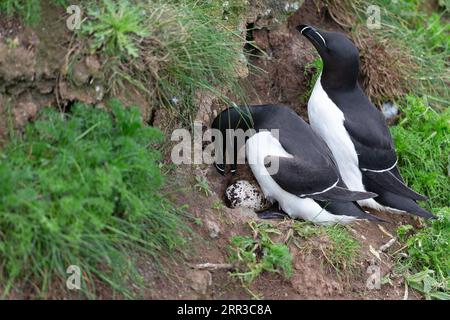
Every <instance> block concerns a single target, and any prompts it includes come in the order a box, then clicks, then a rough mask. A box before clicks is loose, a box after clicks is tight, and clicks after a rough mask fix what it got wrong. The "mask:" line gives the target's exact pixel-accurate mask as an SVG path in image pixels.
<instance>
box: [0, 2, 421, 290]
mask: <svg viewBox="0 0 450 320" xmlns="http://www.w3.org/2000/svg"><path fill="white" fill-rule="evenodd" d="M41 2H42V8H41V9H42V22H41V24H40V26H39V27H36V26H27V25H26V24H24V23H23V22H22V21H21V19H20V16H13V17H9V18H8V19H3V16H0V34H1V35H2V36H1V37H0V80H1V81H2V82H1V83H0V143H2V142H3V141H7V140H9V139H10V138H11V137H13V136H14V135H11V133H12V132H23V128H24V127H25V126H26V125H27V123H30V122H31V123H33V122H34V121H35V120H36V119H37V118H38V115H39V112H40V111H41V109H43V108H44V107H45V106H50V105H51V106H55V108H56V107H59V109H60V110H61V111H64V112H65V113H67V114H71V108H72V107H73V106H74V105H75V104H76V103H77V102H83V103H85V104H89V105H97V107H98V109H102V110H103V109H108V107H107V106H108V104H107V101H108V99H110V98H111V97H117V98H119V99H120V100H121V101H122V102H123V104H124V105H125V106H129V105H136V106H138V107H139V110H140V113H141V115H142V119H143V121H144V122H145V123H146V124H148V125H151V126H154V127H158V128H160V129H161V131H162V132H163V133H164V134H165V136H166V137H165V141H166V142H164V143H161V144H155V145H153V144H152V145H150V146H148V147H150V148H159V149H158V152H160V153H161V154H162V157H161V158H162V160H161V163H160V164H159V163H158V166H159V167H158V170H159V169H161V172H162V173H163V174H164V175H165V176H166V179H165V181H164V186H163V187H162V188H161V194H162V195H163V196H164V197H165V198H167V200H169V201H170V203H173V204H174V205H175V207H176V208H177V209H179V213H180V215H182V219H183V220H182V221H183V224H185V225H186V227H188V228H189V229H190V231H189V232H187V233H186V234H183V236H184V237H185V240H186V242H187V243H189V245H188V246H185V247H180V248H179V249H178V248H175V249H174V252H173V256H169V257H165V256H164V257H158V263H156V262H155V259H153V258H152V259H149V257H148V256H146V255H145V254H136V256H134V257H133V259H134V260H133V261H134V263H135V264H136V269H137V270H138V271H139V274H140V275H141V276H142V279H143V282H144V284H145V288H144V289H142V288H140V291H139V290H138V291H139V294H138V296H139V297H142V298H148V299H204V298H207V299H248V298H265V299H312V298H316V299H333V298H335V299H402V298H410V299H416V298H418V299H419V298H421V296H420V295H419V294H417V293H416V292H414V291H412V290H410V291H408V290H407V288H408V286H407V284H406V282H405V280H404V277H403V273H402V272H401V271H398V270H397V269H396V266H397V262H398V260H400V259H403V258H404V257H405V256H404V255H405V246H404V243H402V242H400V241H399V240H400V239H399V237H398V236H397V229H398V228H399V227H401V226H403V225H409V226H412V227H417V228H420V227H423V226H424V225H423V222H422V221H421V220H417V219H414V218H412V217H411V216H407V215H392V214H390V213H386V212H372V213H374V214H375V215H377V216H378V217H380V218H382V219H385V220H387V221H388V222H387V223H384V224H377V223H371V222H367V221H358V222H356V223H354V224H352V225H350V226H346V227H332V228H326V227H320V226H314V225H312V224H309V223H305V222H302V221H294V220H292V219H286V220H284V221H283V220H280V221H277V220H273V221H261V220H260V219H258V218H257V216H256V215H255V212H254V210H252V209H248V208H242V207H237V208H233V209H231V208H229V207H227V205H226V204H227V202H226V201H225V191H226V188H227V187H228V186H229V185H231V184H233V183H235V182H236V181H239V180H245V181H249V182H251V183H252V184H253V185H254V186H257V182H256V180H255V178H254V176H253V174H252V172H251V170H250V168H249V166H248V165H246V164H242V165H239V166H238V172H237V174H236V175H231V174H227V175H225V177H224V176H222V175H220V174H219V173H218V172H217V170H216V169H215V168H214V166H212V165H205V164H201V165H179V166H175V165H173V164H172V163H171V161H170V152H171V148H172V147H173V145H174V142H173V141H172V142H171V141H169V140H170V134H171V130H172V129H173V128H180V127H183V128H189V127H190V124H191V123H192V122H193V120H201V121H202V122H203V128H202V130H203V132H204V131H205V130H206V129H207V128H208V127H209V126H210V124H211V121H212V119H213V118H214V117H215V115H217V113H218V112H220V111H222V110H223V109H225V108H226V107H227V103H228V102H229V101H230V100H234V101H241V100H242V101H246V102H247V103H249V104H264V103H281V104H285V105H288V106H289V107H291V108H292V109H293V110H295V112H297V113H298V114H299V115H301V116H302V117H303V118H304V119H305V120H306V121H307V120H308V119H307V106H306V103H307V99H305V97H306V96H307V95H308V93H310V92H311V89H312V86H313V84H314V80H315V79H316V77H317V75H318V72H320V65H319V64H318V63H317V61H318V55H317V53H316V51H315V49H314V48H313V47H312V46H311V44H310V43H308V42H307V40H306V39H304V38H303V37H301V36H300V34H299V32H298V31H297V30H296V29H295V27H296V26H297V25H299V24H311V25H314V26H316V27H318V28H320V29H324V30H331V31H340V32H346V33H347V34H348V35H349V36H350V37H351V38H352V39H353V40H354V42H355V43H356V45H357V46H358V48H359V50H360V53H361V71H362V72H361V79H360V80H361V84H362V86H363V88H364V90H365V92H366V93H367V95H368V96H369V97H371V99H372V100H373V101H374V102H375V103H376V104H377V106H378V107H379V105H380V103H381V102H385V101H386V100H395V99H396V98H397V97H399V96H402V95H403V94H404V93H405V92H408V91H409V89H410V88H411V86H412V85H413V83H414V82H413V81H412V80H411V81H409V80H410V79H409V78H408V75H409V73H410V72H414V70H417V65H415V62H414V61H411V60H410V59H409V58H408V55H404V54H403V53H404V51H403V48H401V47H400V46H398V47H397V46H396V44H394V43H390V42H389V41H388V40H383V39H380V38H378V37H374V36H373V35H372V34H371V33H368V32H367V31H364V30H362V29H361V30H358V29H355V30H353V29H352V28H351V26H352V25H354V24H355V14H354V8H353V6H351V2H350V1H334V0H330V1H313V0H305V1H300V2H299V3H302V5H301V6H300V7H299V9H298V10H296V11H295V12H294V13H292V15H290V17H289V18H287V19H286V20H285V21H284V22H282V23H278V24H277V25H276V26H269V25H267V24H266V22H267V20H265V19H262V18H261V15H256V17H255V16H252V17H251V18H248V19H243V20H242V21H241V23H240V26H241V29H246V28H245V25H246V23H247V27H248V30H246V33H247V34H246V37H245V34H237V35H236V34H235V35H234V36H233V37H232V39H233V40H230V38H229V36H230V34H229V33H227V34H226V35H225V36H224V35H223V34H222V33H216V32H210V25H208V24H207V23H204V22H205V20H202V19H204V18H205V17H206V16H207V15H206V14H205V12H203V11H202V12H200V18H199V19H198V20H191V19H189V18H186V15H185V14H186V12H188V11H189V10H191V8H190V7H182V6H177V5H173V4H172V5H171V4H164V2H161V3H162V4H160V7H158V10H157V11H155V12H154V16H152V17H151V18H150V19H149V20H145V21H144V20H142V21H140V22H141V23H149V21H150V22H151V21H153V22H152V23H155V25H157V26H159V29H155V30H154V31H155V32H154V33H152V34H149V35H148V34H145V33H142V34H139V33H138V32H137V31H139V25H138V26H137V27H138V28H137V29H136V33H135V34H133V36H132V37H130V38H129V39H128V40H130V41H131V42H130V43H125V46H126V49H125V51H127V50H129V51H128V53H127V54H130V57H131V58H129V59H128V60H127V59H125V60H124V59H119V58H117V57H114V55H111V54H110V53H108V52H107V50H108V48H107V46H106V45H105V44H102V45H98V46H97V45H96V44H95V41H96V39H95V34H96V33H97V35H99V38H98V39H97V40H99V41H100V40H102V39H101V30H95V29H92V30H89V29H87V30H85V31H84V32H85V35H88V36H86V37H85V38H83V37H80V36H78V35H74V34H73V33H71V32H69V31H68V30H66V29H65V28H64V27H62V25H63V23H64V21H65V20H64V19H61V17H62V16H64V17H66V16H67V14H66V13H65V10H64V8H62V7H58V6H53V5H49V4H48V3H47V2H46V1H41ZM119 2H126V1H118V2H117V3H119ZM137 2H139V1H137ZM169 2H170V1H169ZM182 2H183V3H185V2H186V3H189V1H182ZM241 2H242V1H238V0H236V1H230V8H228V9H227V10H228V11H227V12H225V11H224V9H223V7H222V5H220V6H219V8H218V9H217V10H219V12H220V15H219V16H220V19H219V20H220V21H221V22H222V20H224V19H223V17H224V16H225V15H226V14H227V15H228V14H231V13H232V12H234V11H238V10H241V7H240V3H241ZM250 2H252V1H250ZM256 2H258V3H259V1H256ZM261 2H263V1H261ZM268 2H269V3H270V2H271V1H268ZM275 2H276V3H278V2H277V1H275ZM96 3H97V2H96ZM111 3H112V2H111ZM171 3H172V2H171ZM174 3H177V1H174ZM227 3H228V1H227ZM111 8H112V7H111ZM295 8H296V7H295ZM119 9H120V8H119ZM222 11H223V12H222ZM96 14H97V13H95V12H92V14H90V16H89V19H90V21H93V20H95V19H97V18H98V16H95V15H96ZM89 19H88V20H89ZM151 19H153V20H151ZM97 20H101V19H97ZM163 20H164V21H168V23H166V24H165V23H162V22H161V21H163ZM245 20H247V21H245ZM215 21H216V20H215ZM224 28H228V26H227V25H225V26H224ZM99 31H100V32H99ZM241 31H242V30H241ZM244 33H245V32H244ZM204 34H207V35H208V37H206V38H205V37H203V35H204ZM5 35H6V36H5ZM245 38H246V39H247V40H250V41H251V44H252V45H251V46H250V45H249V44H248V43H247V46H245V48H244V42H245ZM166 40H168V42H167V41H166ZM209 42H211V43H212V42H214V43H219V45H217V46H213V45H211V46H209V45H208V43H209ZM223 43H228V44H230V46H228V47H227V48H226V50H225V49H224V46H223ZM62 48H63V50H62ZM249 48H250V50H248V49H249ZM110 49H111V48H110ZM112 49H113V50H114V49H115V48H112ZM249 51H250V52H249ZM136 54H137V55H136ZM245 54H247V55H246V59H242V56H245ZM192 55H194V56H197V57H200V58H199V59H198V61H200V62H199V63H200V64H201V65H199V67H200V68H199V71H198V72H196V73H190V69H189V68H190V67H191V65H190V61H191V60H190V58H191V56H192ZM203 58H205V59H203ZM218 58H225V60H220V59H218ZM219 60H220V61H219ZM13 61H15V63H12V62H13ZM221 68H223V69H221ZM217 69H219V70H224V72H223V73H217ZM249 70H250V72H249ZM406 70H407V71H406ZM236 74H237V76H236V77H231V76H230V75H236ZM223 83H225V85H222V84H223ZM237 85H239V86H240V90H241V91H239V90H238V91H233V90H232V89H233V88H232V87H234V86H237ZM180 88H182V90H180ZM231 92H232V93H231ZM94 129H96V127H95V126H93V129H92V130H94ZM129 129H130V131H133V128H132V126H131V127H130V128H129ZM89 130H91V129H89ZM89 130H88V131H87V132H85V133H82V136H81V138H80V140H82V138H83V137H84V135H85V134H86V135H88V134H89V132H90V131H89ZM155 146H157V147H155ZM154 169H155V170H156V168H154ZM136 179H138V177H136ZM177 212H178V211H177ZM412 227H411V228H412ZM405 232H407V231H405ZM0 235H2V233H1V230H0ZM0 238H1V236H0ZM273 261H276V262H275V263H272V262H273ZM270 263H272V264H270ZM162 269H166V270H167V271H165V272H164V271H161V270H162ZM368 270H379V271H380V277H381V278H382V279H383V284H382V285H381V287H377V288H373V286H370V285H369V286H368V285H367V278H368V273H367V272H368ZM0 278H1V277H0ZM249 279H250V280H251V281H249ZM90 281H92V283H91V284H95V283H98V286H97V292H96V297H98V298H114V297H122V296H120V295H119V296H117V295H116V293H115V292H114V290H112V289H111V288H110V287H109V286H108V285H107V284H105V283H104V282H101V281H100V280H99V279H96V278H94V279H91V280H90ZM268 283H270V285H268ZM33 286H34V284H32V285H31V288H29V287H27V286H17V287H16V288H15V289H14V290H12V291H11V293H10V296H9V297H10V298H36V297H39V298H61V297H63V298H78V297H79V296H78V295H74V294H72V293H67V290H65V288H61V287H57V288H56V287H55V288H50V290H49V291H48V292H46V293H45V294H42V295H37V294H36V290H35V288H34V287H33ZM274 288H277V289H276V290H274ZM405 288H406V289H405ZM134 289H135V288H134V287H133V288H131V289H130V291H134ZM2 290H3V289H2V285H1V283H0V295H1V294H2Z"/></svg>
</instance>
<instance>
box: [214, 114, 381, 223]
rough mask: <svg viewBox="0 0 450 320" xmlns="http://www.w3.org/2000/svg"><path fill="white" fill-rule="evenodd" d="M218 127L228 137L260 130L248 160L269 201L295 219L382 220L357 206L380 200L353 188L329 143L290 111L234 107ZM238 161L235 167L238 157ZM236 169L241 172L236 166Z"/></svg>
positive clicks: (219, 144)
mask: <svg viewBox="0 0 450 320" xmlns="http://www.w3.org/2000/svg"><path fill="white" fill-rule="evenodd" d="M212 128H213V129H218V130H220V131H221V132H222V136H224V137H225V136H226V134H227V129H235V130H237V129H242V130H244V131H245V130H248V129H250V128H253V129H255V133H254V134H253V135H251V136H250V137H248V140H247V141H246V143H245V148H246V157H247V161H248V163H249V165H250V168H251V169H252V172H253V174H254V175H255V178H256V180H257V181H258V183H259V185H260V187H261V190H262V191H263V193H264V195H265V197H266V198H268V199H269V200H271V202H275V201H276V202H278V204H279V206H280V207H281V209H283V211H284V212H286V213H287V214H288V215H289V216H291V217H293V218H302V219H305V220H309V221H313V222H316V223H323V224H326V223H348V222H351V221H354V220H355V219H368V220H379V219H378V218H376V217H374V216H372V215H370V214H368V213H366V212H365V211H363V210H362V209H361V208H360V207H359V205H358V204H357V203H356V202H354V201H357V200H362V199H367V198H371V197H374V196H376V195H375V194H373V193H369V192H353V191H350V190H348V189H347V187H346V186H345V184H344V183H343V181H342V179H341V177H340V174H339V170H338V169H337V167H336V165H335V160H334V158H333V155H332V154H331V152H330V150H329V148H328V147H327V145H326V143H325V142H324V141H323V140H322V139H321V138H320V137H319V136H318V135H316V134H315V133H314V132H313V131H312V130H311V128H310V127H309V125H308V124H307V123H306V122H305V121H303V119H301V118H300V117H299V116H298V115H297V114H296V113H295V112H294V111H293V110H291V109H290V108H288V107H285V106H280V105H262V106H245V107H232V108H228V109H226V110H224V111H223V112H222V113H220V114H219V115H218V116H217V117H216V118H215V119H214V121H213V124H212ZM272 129H278V130H279V138H278V139H277V138H276V137H274V136H273V135H272V134H271V132H270V130H272ZM263 130H268V131H263ZM215 143H216V150H221V151H222V152H223V153H226V151H227V149H228V150H230V149H231V151H233V148H234V147H233V146H231V145H228V144H227V141H226V139H224V140H222V141H221V142H219V141H217V140H216V141H215ZM236 152H237V150H236V149H235V148H234V153H236ZM233 159H234V160H233V161H232V162H235V161H236V157H234V158H233ZM274 161H278V170H276V171H274V172H273V173H271V172H269V171H268V168H267V167H268V166H269V164H271V163H273V162H274ZM216 168H217V169H218V171H219V173H221V174H224V172H225V165H223V164H216ZM231 168H232V170H234V171H235V170H236V166H235V165H233V163H231Z"/></svg>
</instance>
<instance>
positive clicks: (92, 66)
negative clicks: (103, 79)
mask: <svg viewBox="0 0 450 320" xmlns="http://www.w3.org/2000/svg"><path fill="white" fill-rule="evenodd" d="M85 63H86V67H87V69H88V71H89V73H90V74H91V75H92V76H97V75H98V74H99V73H100V71H101V67H102V66H101V64H100V61H98V58H97V57H96V56H87V57H86V60H85Z"/></svg>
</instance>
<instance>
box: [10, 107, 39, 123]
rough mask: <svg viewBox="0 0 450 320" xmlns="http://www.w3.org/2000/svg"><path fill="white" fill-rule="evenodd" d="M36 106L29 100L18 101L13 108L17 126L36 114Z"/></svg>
mask: <svg viewBox="0 0 450 320" xmlns="http://www.w3.org/2000/svg"><path fill="white" fill-rule="evenodd" d="M37 112H38V106H37V105H36V104H35V103H34V102H31V101H27V102H19V103H18V104H17V106H16V107H15V108H14V110H13V115H14V120H15V123H16V125H17V126H18V127H22V126H24V125H25V124H26V123H27V122H28V120H30V119H32V118H33V117H34V116H36V114H37Z"/></svg>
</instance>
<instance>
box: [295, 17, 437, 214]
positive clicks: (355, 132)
mask: <svg viewBox="0 0 450 320" xmlns="http://www.w3.org/2000/svg"><path fill="white" fill-rule="evenodd" d="M297 30H298V31H300V33H301V34H302V35H303V36H305V37H306V38H307V39H308V40H309V41H310V42H311V43H312V44H313V46H314V47H315V48H316V49H317V51H318V53H319V55H320V56H321V58H322V61H323V72H322V74H321V76H320V77H319V78H318V80H317V82H316V84H315V86H314V89H313V91H312V94H311V97H310V99H309V102H308V117H309V121H310V124H311V127H312V129H313V130H314V131H315V132H316V133H317V134H319V135H320V136H321V137H322V138H323V139H324V140H325V141H326V143H327V144H328V146H329V147H330V149H331V151H332V152H333V155H334V158H335V159H336V161H337V165H338V167H339V171H340V174H341V176H342V179H343V180H344V182H345V184H346V185H347V187H348V188H349V189H350V190H357V191H370V192H374V193H377V194H378V196H377V197H376V198H374V199H366V200H361V201H358V203H359V204H360V205H365V206H368V207H372V208H374V209H377V210H380V209H388V210H391V211H394V212H395V211H397V212H398V211H399V210H400V211H401V212H409V213H412V214H415V215H418V216H421V217H425V218H431V217H433V215H432V214H431V213H429V212H428V211H426V210H424V209H423V208H421V207H420V206H419V205H417V203H416V201H417V200H426V199H427V198H426V197H425V196H422V195H420V194H418V193H416V192H415V191H413V190H411V189H410V188H408V187H407V186H406V185H405V182H404V181H403V178H402V177H401V175H400V172H399V170H398V168H397V155H396V153H395V149H394V144H393V141H392V137H391V134H390V132H389V129H388V126H387V124H386V121H385V119H384V117H383V115H382V113H381V112H380V111H379V110H378V109H377V108H375V106H374V105H373V104H372V103H371V102H370V101H369V99H368V97H367V96H366V95H365V94H364V92H363V90H362V89H361V87H360V86H359V84H358V73H359V53H358V49H357V48H356V47H355V45H354V44H353V43H352V42H351V41H350V40H349V39H348V38H347V37H346V36H345V35H343V34H341V33H336V32H325V31H321V30H317V29H315V28H313V27H311V26H307V25H299V26H298V27H297Z"/></svg>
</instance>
